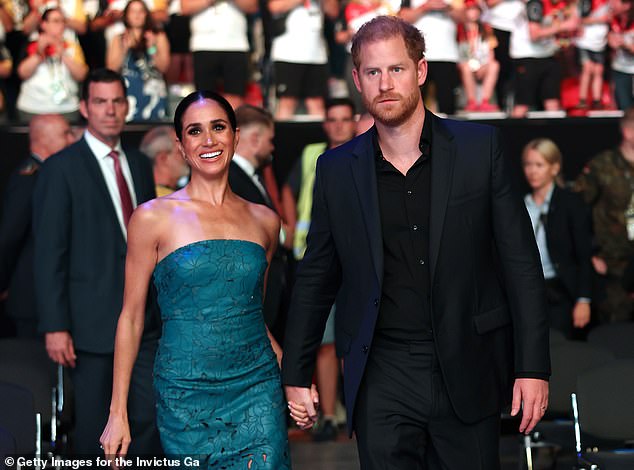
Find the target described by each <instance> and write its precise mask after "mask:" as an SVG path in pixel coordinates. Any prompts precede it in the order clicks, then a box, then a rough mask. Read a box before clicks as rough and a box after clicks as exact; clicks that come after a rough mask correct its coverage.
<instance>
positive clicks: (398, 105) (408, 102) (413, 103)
mask: <svg viewBox="0 0 634 470" xmlns="http://www.w3.org/2000/svg"><path fill="white" fill-rule="evenodd" d="M419 99H420V91H419V90H418V89H416V90H415V91H412V93H410V94H409V95H408V96H406V97H404V96H403V95H400V94H399V93H383V94H381V95H379V96H377V97H376V98H374V99H373V100H372V101H369V100H367V99H366V98H365V97H363V104H364V105H365V107H366V109H367V110H368V112H369V113H370V114H371V115H372V117H374V119H375V120H376V121H378V122H380V123H381V124H384V125H386V126H390V127H392V126H398V125H400V124H402V123H403V122H405V121H407V119H409V117H410V116H411V115H412V114H413V113H414V111H415V110H416V107H417V106H418V100H419ZM384 100H396V101H394V102H393V103H390V104H389V105H386V104H381V101H384ZM388 107H389V109H388Z"/></svg>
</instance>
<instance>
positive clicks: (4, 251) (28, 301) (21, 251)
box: [0, 156, 40, 322]
mask: <svg viewBox="0 0 634 470" xmlns="http://www.w3.org/2000/svg"><path fill="white" fill-rule="evenodd" d="M39 167H40V163H39V161H38V160H36V159H35V158H34V157H33V156H29V157H28V158H26V159H25V160H24V161H23V162H22V164H21V165H20V167H19V168H18V169H17V170H16V171H15V172H13V173H12V174H11V176H10V178H9V182H8V183H7V187H6V190H5V193H4V199H3V201H2V222H0V292H3V291H5V290H7V289H8V290H9V298H8V299H7V313H8V314H9V316H11V317H12V318H18V319H22V320H33V321H34V322H35V321H36V314H35V297H34V295H33V289H34V287H33V285H34V283H35V281H34V279H33V233H32V230H31V213H32V206H33V188H34V187H35V182H36V181H37V176H38V171H39Z"/></svg>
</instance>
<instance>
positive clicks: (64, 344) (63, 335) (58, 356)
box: [44, 331, 77, 367]
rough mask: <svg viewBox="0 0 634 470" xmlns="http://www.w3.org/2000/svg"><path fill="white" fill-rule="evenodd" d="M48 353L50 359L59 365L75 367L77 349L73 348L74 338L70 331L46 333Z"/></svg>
mask: <svg viewBox="0 0 634 470" xmlns="http://www.w3.org/2000/svg"><path fill="white" fill-rule="evenodd" d="M44 339H45V341H46V352H47V353H48V357H50V358H51V360H52V361H53V362H55V363H57V364H61V365H63V366H65V367H75V359H77V356H76V355H75V347H74V346H73V338H71V336H70V333H69V332H68V331H54V332H52V333H46V335H45V338H44Z"/></svg>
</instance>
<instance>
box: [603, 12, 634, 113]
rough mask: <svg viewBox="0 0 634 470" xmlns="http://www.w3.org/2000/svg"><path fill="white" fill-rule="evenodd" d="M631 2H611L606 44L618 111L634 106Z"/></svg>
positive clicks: (632, 13) (633, 33)
mask: <svg viewBox="0 0 634 470" xmlns="http://www.w3.org/2000/svg"><path fill="white" fill-rule="evenodd" d="M633 5H634V4H633V3H632V1H631V0H611V1H610V7H611V8H612V12H613V14H614V18H613V20H612V23H611V24H610V32H609V33H608V44H609V45H610V47H611V48H612V49H613V50H614V55H613V57H612V80H613V83H614V97H615V98H616V105H617V106H618V108H619V109H623V110H626V109H629V108H631V107H632V106H634V10H633Z"/></svg>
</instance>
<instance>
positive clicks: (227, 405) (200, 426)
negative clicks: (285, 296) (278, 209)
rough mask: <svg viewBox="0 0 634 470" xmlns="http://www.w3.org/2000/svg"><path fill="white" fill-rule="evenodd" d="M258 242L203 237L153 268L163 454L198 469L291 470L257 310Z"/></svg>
mask: <svg viewBox="0 0 634 470" xmlns="http://www.w3.org/2000/svg"><path fill="white" fill-rule="evenodd" d="M266 265H267V262H266V254H265V251H264V248H262V246H260V245H258V244H257V243H252V242H248V241H242V240H203V241H200V242H195V243H191V244H189V245H185V246H183V247H181V248H178V249H177V250H176V251H174V252H172V253H170V254H169V255H167V256H166V257H165V258H164V259H162V260H161V261H160V262H159V263H158V264H157V266H156V268H155V270H154V283H155V285H156V288H157V290H158V300H159V305H160V307H161V315H162V318H163V335H162V337H161V341H160V343H159V348H158V351H157V355H156V362H155V365H154V388H155V393H156V406H157V423H158V428H159V432H160V436H161V443H162V444H163V450H164V451H165V454H166V455H169V456H174V457H179V456H180V457H184V456H192V455H193V456H197V457H198V458H199V459H200V467H199V468H210V469H211V468H213V469H245V470H247V469H248V470H256V469H270V470H282V469H290V463H289V452H288V435H287V431H286V419H285V415H286V404H285V402H284V398H283V395H282V387H281V383H280V372H279V368H278V365H277V360H276V358H275V353H274V352H273V348H272V347H271V343H270V341H269V338H268V336H267V335H266V329H265V326H264V318H263V316H262V290H263V280H264V273H265V270H266Z"/></svg>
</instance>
